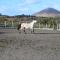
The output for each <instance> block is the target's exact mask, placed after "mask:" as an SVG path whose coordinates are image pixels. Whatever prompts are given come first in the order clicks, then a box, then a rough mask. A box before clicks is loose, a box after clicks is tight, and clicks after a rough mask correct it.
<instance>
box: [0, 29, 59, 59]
mask: <svg viewBox="0 0 60 60" xmlns="http://www.w3.org/2000/svg"><path fill="white" fill-rule="evenodd" d="M0 60H60V31H56V30H54V31H47V30H44V31H42V30H41V31H40V30H35V33H32V34H31V33H30V32H27V34H24V32H23V31H22V33H21V34H19V32H18V31H17V30H16V29H0Z"/></svg>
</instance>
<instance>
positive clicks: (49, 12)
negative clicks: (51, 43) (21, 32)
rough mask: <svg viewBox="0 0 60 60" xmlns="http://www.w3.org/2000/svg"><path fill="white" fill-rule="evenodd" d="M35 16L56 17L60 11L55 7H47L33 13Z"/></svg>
mask: <svg viewBox="0 0 60 60" xmlns="http://www.w3.org/2000/svg"><path fill="white" fill-rule="evenodd" d="M33 15H34V16H43V17H55V16H60V11H58V10H56V9H54V8H46V9H44V10H42V11H40V12H37V13H35V14H33Z"/></svg>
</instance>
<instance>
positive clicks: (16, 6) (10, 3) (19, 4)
mask: <svg viewBox="0 0 60 60" xmlns="http://www.w3.org/2000/svg"><path fill="white" fill-rule="evenodd" d="M45 8H55V9H57V10H59V11H60V0H0V13H1V14H3V15H10V16H13V15H21V14H25V15H32V14H34V13H36V12H38V11H41V10H43V9H45Z"/></svg>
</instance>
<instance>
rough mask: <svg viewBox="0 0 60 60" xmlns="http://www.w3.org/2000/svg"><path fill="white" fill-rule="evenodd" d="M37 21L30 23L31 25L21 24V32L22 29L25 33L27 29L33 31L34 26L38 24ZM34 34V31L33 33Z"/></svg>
mask: <svg viewBox="0 0 60 60" xmlns="http://www.w3.org/2000/svg"><path fill="white" fill-rule="evenodd" d="M36 22H37V21H36V20H33V21H32V22H30V23H27V22H26V23H21V28H20V29H21V30H22V29H24V32H25V29H31V30H33V25H34V23H36ZM31 32H32V31H31Z"/></svg>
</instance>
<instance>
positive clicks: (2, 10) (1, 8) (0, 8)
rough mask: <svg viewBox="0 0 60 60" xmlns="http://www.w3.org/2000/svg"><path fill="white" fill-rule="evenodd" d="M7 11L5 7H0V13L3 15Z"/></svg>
mask: <svg viewBox="0 0 60 60" xmlns="http://www.w3.org/2000/svg"><path fill="white" fill-rule="evenodd" d="M6 11H7V7H5V6H1V7H0V13H3V14H4V13H5V12H6Z"/></svg>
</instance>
